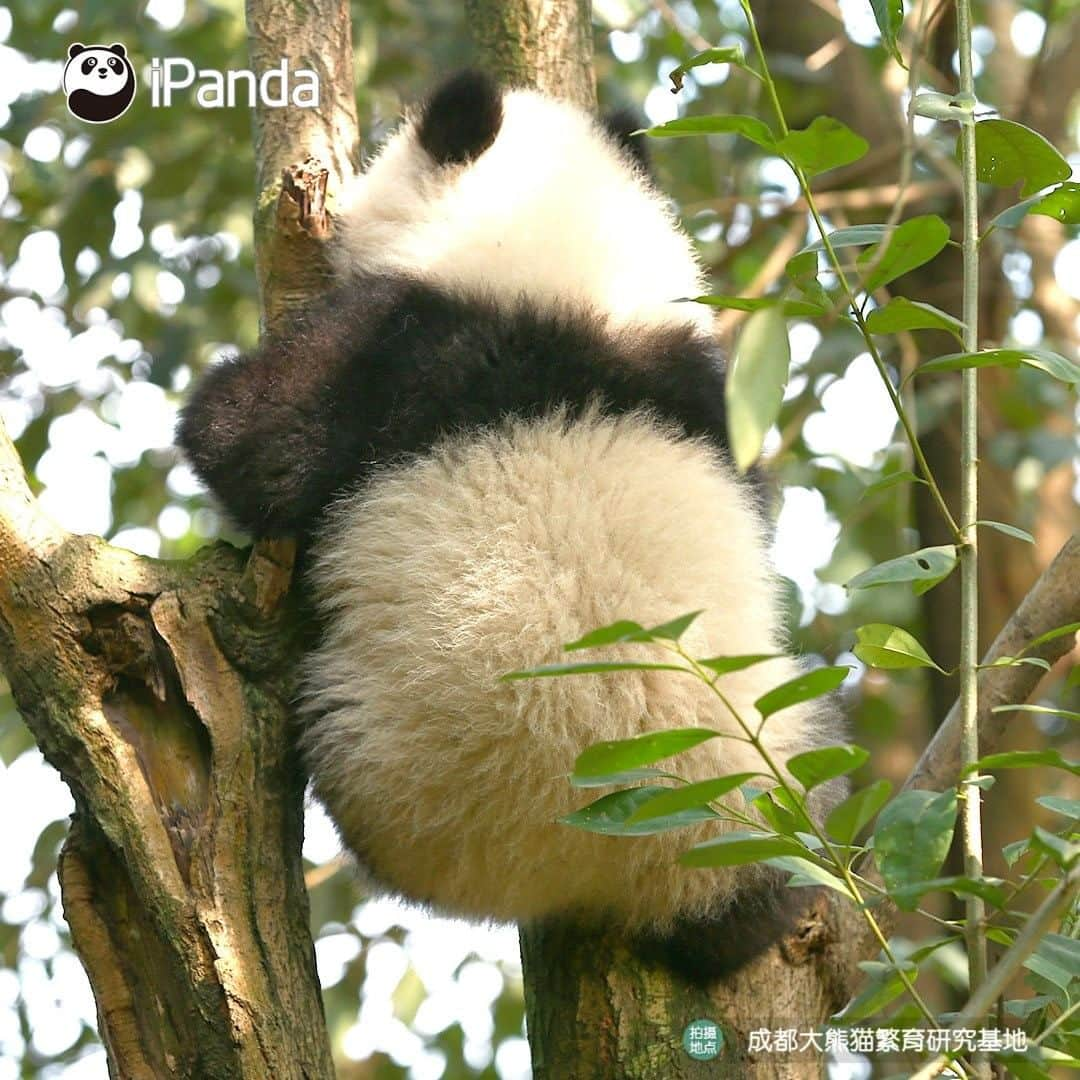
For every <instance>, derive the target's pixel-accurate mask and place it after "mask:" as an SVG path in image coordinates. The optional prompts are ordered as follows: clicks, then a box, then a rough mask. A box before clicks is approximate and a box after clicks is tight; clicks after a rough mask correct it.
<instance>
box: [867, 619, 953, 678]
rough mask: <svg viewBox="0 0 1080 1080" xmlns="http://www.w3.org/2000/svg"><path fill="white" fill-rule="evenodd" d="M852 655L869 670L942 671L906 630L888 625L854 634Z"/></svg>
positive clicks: (877, 626) (869, 628)
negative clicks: (927, 668)
mask: <svg viewBox="0 0 1080 1080" xmlns="http://www.w3.org/2000/svg"><path fill="white" fill-rule="evenodd" d="M855 639H856V645H855V648H854V649H853V650H852V651H853V652H854V653H855V655H856V656H857V657H858V658H859V659H860V660H861V661H862V662H863V663H864V664H868V665H869V666H870V667H876V668H886V669H897V668H918V667H930V668H936V669H937V670H938V671H940V672H941V673H942V674H946V672H945V669H944V668H942V667H940V666H939V665H938V664H936V663H934V661H933V660H931V659H930V654H929V653H928V652H927V651H926V650H925V649H924V648H923V647H922V646H921V645H920V644H919V642H918V641H917V640H916V639H915V638H914V637H913V636H912V635H911V634H909V633H908V632H907V631H906V630H901V629H900V627H899V626H890V625H889V624H888V623H867V624H866V625H865V626H860V627H859V628H858V629H857V630H856V631H855Z"/></svg>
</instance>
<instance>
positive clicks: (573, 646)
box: [563, 611, 701, 670]
mask: <svg viewBox="0 0 1080 1080" xmlns="http://www.w3.org/2000/svg"><path fill="white" fill-rule="evenodd" d="M700 614H701V611H690V612H687V614H685V615H680V616H678V617H677V618H675V619H670V620H669V621H668V622H665V623H660V624H659V626H650V627H649V628H648V629H646V628H645V627H644V626H642V625H641V623H636V622H633V621H632V620H630V619H620V620H619V621H618V622H613V623H611V624H609V625H608V626H601V627H600V628H599V629H598V630H590V631H589V633H587V634H585V635H584V636H583V637H579V638H578V639H577V641H571V642H569V644H566V645H564V646H563V650H564V651H565V652H576V651H577V650H578V649H595V648H599V647H600V646H604V645H622V644H625V643H627V642H634V643H640V642H649V641H656V640H658V639H660V640H664V641H678V640H679V638H680V637H682V635H683V634H684V633H685V632H686V630H687V628H688V627H689V626H690V625H691V624H692V623H693V622H694V620H695V619H696V618H697V617H698V616H699V615H700ZM680 670H686V669H680Z"/></svg>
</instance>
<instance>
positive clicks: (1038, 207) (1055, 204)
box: [987, 180, 1080, 232]
mask: <svg viewBox="0 0 1080 1080" xmlns="http://www.w3.org/2000/svg"><path fill="white" fill-rule="evenodd" d="M1028 214H1042V215H1043V216H1045V217H1052V218H1054V220H1055V221H1060V222H1061V223H1062V224H1064V225H1080V184H1078V183H1076V182H1075V181H1073V180H1066V181H1065V183H1064V184H1060V185H1058V187H1056V188H1054V190H1053V191H1048V192H1047V193H1046V194H1045V195H1033V196H1032V197H1031V198H1030V199H1024V201H1023V202H1018V203H1017V204H1016V205H1015V206H1010V207H1009V208H1008V209H1007V210H1002V211H1001V213H1000V214H998V216H997V217H996V218H994V219H993V220H992V221H991V222H990V225H989V227H988V228H987V232H989V231H990V229H994V228H997V229H1013V228H1015V227H1016V226H1017V225H1019V224H1020V222H1021V221H1023V220H1024V218H1025V217H1027V215H1028Z"/></svg>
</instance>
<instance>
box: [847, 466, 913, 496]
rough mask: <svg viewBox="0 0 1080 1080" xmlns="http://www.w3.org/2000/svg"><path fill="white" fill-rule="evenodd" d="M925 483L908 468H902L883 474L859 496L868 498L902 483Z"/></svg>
mask: <svg viewBox="0 0 1080 1080" xmlns="http://www.w3.org/2000/svg"><path fill="white" fill-rule="evenodd" d="M925 483H926V481H925V480H923V479H922V478H921V477H918V476H916V475H915V474H914V473H913V472H909V471H908V470H907V469H901V470H899V471H898V472H894V473H889V475H888V476H883V477H882V478H881V479H880V480H877V481H875V482H874V483H872V484H869V485H868V486H867V487H865V488H863V492H862V494H861V495H860V496H859V498H861V499H866V498H868V497H870V496H871V495H878V494H880V493H881V492H882V491H888V490H889V489H890V488H894V487H899V486H900V485H901V484H925Z"/></svg>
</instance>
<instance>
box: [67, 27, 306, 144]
mask: <svg viewBox="0 0 1080 1080" xmlns="http://www.w3.org/2000/svg"><path fill="white" fill-rule="evenodd" d="M63 85H64V94H65V95H66V96H67V106H68V111H69V112H70V113H71V114H72V116H77V117H78V118H79V119H80V120H85V121H86V122H87V123H88V124H106V123H108V122H109V121H110V120H115V119H116V118H117V117H119V116H123V114H124V113H125V112H127V110H128V108H129V107H130V106H131V102H132V101H133V100H134V98H135V87H136V79H135V69H134V68H133V67H132V66H131V61H130V60H129V59H128V57H127V51H126V50H125V48H124V46H123V45H121V44H119V43H118V42H114V43H113V44H112V45H83V44H82V43H81V42H76V43H75V44H73V45H72V46H71V47H70V48H69V49H68V61H67V66H66V67H65V68H64V81H63ZM192 87H194V96H195V103H196V104H197V105H198V106H199V107H200V108H203V109H224V108H230V109H231V108H235V107H236V106H237V105H247V106H248V107H249V108H252V109H253V108H254V107H255V105H256V104H259V103H261V104H262V105H264V106H266V107H267V108H271V109H280V108H285V107H286V106H289V105H291V106H293V107H294V108H298V109H315V108H318V106H319V76H318V74H317V73H316V72H314V71H311V70H310V69H308V68H300V69H298V70H297V71H295V72H293V71H291V70H290V68H289V62H288V61H287V60H284V59H283V60H282V61H281V62H280V63H279V64H278V65H277V67H273V68H270V69H269V70H267V71H264V72H263V73H262V74H261V75H256V74H255V72H253V71H246V70H243V69H241V70H235V71H232V70H230V71H215V70H214V69H212V68H208V69H203V70H198V69H197V68H196V67H195V65H194V64H193V63H192V62H191V61H190V60H188V59H187V58H186V57H182V56H167V57H154V58H153V59H152V60H151V61H150V106H151V108H154V109H161V108H169V107H170V106H171V105H172V104H173V94H174V92H175V91H177V90H190V89H191V88H192Z"/></svg>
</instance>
